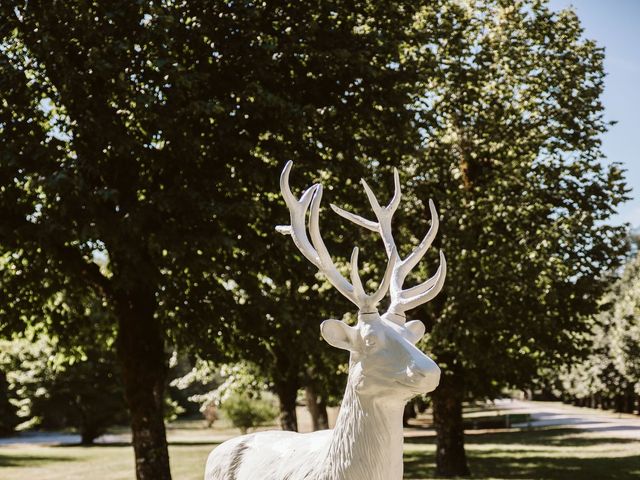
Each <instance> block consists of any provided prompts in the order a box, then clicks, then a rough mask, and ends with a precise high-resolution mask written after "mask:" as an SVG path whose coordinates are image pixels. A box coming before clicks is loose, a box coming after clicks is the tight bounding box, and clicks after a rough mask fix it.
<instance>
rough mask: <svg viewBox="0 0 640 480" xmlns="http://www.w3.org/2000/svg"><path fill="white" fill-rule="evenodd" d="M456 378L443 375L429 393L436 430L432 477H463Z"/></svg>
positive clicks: (459, 395)
mask: <svg viewBox="0 0 640 480" xmlns="http://www.w3.org/2000/svg"><path fill="white" fill-rule="evenodd" d="M456 376H457V375H443V376H442V378H441V380H440V385H439V386H438V388H436V389H435V391H434V392H433V393H432V400H433V423H434V426H435V428H436V475H438V476H441V477H457V476H467V475H469V474H470V472H469V467H468V466H467V456H466V454H465V451H464V426H463V423H462V399H463V398H464V392H463V386H462V382H460V381H458V379H457V378H456Z"/></svg>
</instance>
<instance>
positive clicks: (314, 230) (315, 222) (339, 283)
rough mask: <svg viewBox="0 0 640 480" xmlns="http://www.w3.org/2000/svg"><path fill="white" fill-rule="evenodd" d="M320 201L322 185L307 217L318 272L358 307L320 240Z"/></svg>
mask: <svg viewBox="0 0 640 480" xmlns="http://www.w3.org/2000/svg"><path fill="white" fill-rule="evenodd" d="M320 200H322V185H318V188H317V189H316V191H315V193H314V195H313V199H312V200H311V214H310V216H309V234H310V235H311V242H313V246H314V247H315V249H316V251H317V252H318V258H319V259H320V266H319V267H318V268H320V270H322V272H323V273H324V274H325V275H326V277H327V279H328V280H329V281H330V282H331V284H332V285H333V286H334V287H336V288H337V289H338V291H339V292H340V293H342V295H344V296H345V297H347V298H348V299H349V300H351V301H352V302H353V303H355V304H356V305H357V306H358V307H360V306H361V305H359V304H358V299H357V298H356V295H355V291H354V288H353V285H351V284H350V283H349V282H348V281H347V280H345V278H344V277H343V276H342V275H341V274H340V272H338V269H337V268H336V266H335V264H334V263H333V260H331V255H330V254H329V250H327V246H326V245H325V243H324V240H322V236H321V235H320Z"/></svg>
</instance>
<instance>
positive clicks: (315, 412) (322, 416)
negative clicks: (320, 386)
mask: <svg viewBox="0 0 640 480" xmlns="http://www.w3.org/2000/svg"><path fill="white" fill-rule="evenodd" d="M304 393H305V398H306V400H307V409H308V410H309V414H310V415H311V423H312V426H313V430H314V431H317V430H326V429H328V428H329V415H328V414H327V404H326V403H325V401H324V399H323V398H322V397H319V396H318V395H317V394H316V389H315V388H314V387H313V386H312V385H307V386H306V387H305V389H304Z"/></svg>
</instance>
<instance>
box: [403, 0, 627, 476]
mask: <svg viewBox="0 0 640 480" xmlns="http://www.w3.org/2000/svg"><path fill="white" fill-rule="evenodd" d="M421 21H422V23H423V24H424V25H425V28H435V29H436V30H437V32H436V34H435V37H437V38H438V39H439V41H438V42H436V43H433V44H429V45H425V46H423V47H422V48H420V49H418V50H416V51H415V52H413V55H414V56H415V57H416V58H421V57H429V56H431V55H433V56H434V57H435V60H434V61H433V62H432V61H428V62H427V63H426V66H425V68H424V93H423V94H422V95H421V96H419V97H418V98H416V110H417V115H418V116H419V120H418V122H419V123H420V125H421V127H422V129H423V131H424V153H423V156H422V158H421V159H414V158H408V159H407V161H405V166H404V171H405V175H406V176H407V177H408V179H407V180H403V183H410V184H411V185H413V188H412V189H410V192H409V195H408V197H409V198H410V199H413V204H409V206H408V207H407V212H413V215H412V216H411V217H410V218H415V219H417V220H419V221H420V222H421V221H422V218H424V217H426V215H427V214H426V212H427V208H428V207H427V206H426V204H425V202H424V199H426V198H428V197H430V196H432V197H434V199H435V201H436V205H437V206H438V209H439V211H440V213H441V216H442V220H441V229H440V231H441V236H439V239H440V245H441V246H442V248H443V249H444V251H445V252H446V254H447V257H448V258H449V259H450V262H449V269H448V273H447V283H446V288H445V290H444V293H443V294H441V295H440V296H439V297H438V299H436V301H434V302H432V303H431V304H430V305H429V306H428V307H426V308H423V310H422V311H421V312H416V313H415V315H416V316H417V315H418V314H421V315H423V316H425V317H426V318H427V319H429V322H428V323H429V326H428V330H429V331H430V335H429V336H428V340H427V350H428V351H431V352H433V354H434V357H435V360H436V361H437V362H438V364H439V365H440V366H441V368H442V371H443V376H442V379H441V383H440V386H439V387H438V389H436V391H435V392H434V394H433V410H434V422H435V426H436V430H437V454H436V464H437V465H436V471H437V473H438V474H439V475H443V476H455V475H465V474H468V473H469V469H468V466H467V462H466V458H465V453H464V441H463V426H462V402H463V400H465V399H470V398H477V397H491V396H492V395H495V394H496V393H498V392H499V390H500V389H501V388H503V387H505V386H511V387H522V386H526V385H529V384H530V382H531V380H532V379H533V378H534V376H535V375H536V372H537V370H538V369H539V368H541V367H544V366H552V365H557V364H559V363H563V362H567V361H569V360H570V359H571V358H572V356H573V355H574V354H575V353H576V351H577V349H578V348H579V346H580V343H581V342H582V340H581V338H583V334H584V332H586V331H588V329H589V316H590V315H592V314H593V313H594V312H595V311H596V306H597V301H598V299H599V298H600V297H601V294H602V292H603V290H604V288H605V287H606V285H607V282H608V280H609V278H610V273H611V272H613V271H614V270H615V267H616V266H617V265H619V263H620V261H621V258H622V254H623V253H624V228H622V227H612V226H609V225H608V224H607V223H606V222H607V220H608V219H609V218H610V216H611V215H612V214H613V213H614V212H615V208H616V206H617V205H619V204H620V203H621V202H622V201H623V200H625V198H626V193H627V191H628V190H627V187H626V186H625V183H624V179H623V172H622V171H621V169H620V166H619V165H618V164H617V163H609V164H606V163H604V162H603V161H602V158H603V155H602V152H601V150H600V143H601V142H600V135H601V134H603V133H604V132H605V131H606V130H607V127H608V124H607V123H606V122H605V121H604V119H603V106H602V103H601V101H600V96H601V94H602V89H603V77H604V71H603V64H602V61H603V51H602V49H601V48H598V47H597V46H596V44H595V43H594V42H593V41H590V40H586V39H584V38H583V37H582V29H581V27H580V22H579V20H578V18H577V17H576V15H575V13H574V12H573V11H571V10H564V11H561V12H558V13H556V12H552V11H551V10H549V8H548V7H547V5H546V2H545V1H542V0H532V1H517V2H512V1H509V2H506V1H500V0H477V1H470V2H447V3H446V4H445V5H443V6H442V8H440V9H439V10H430V9H425V10H424V15H423V17H422V19H421ZM434 64H435V65H436V66H435V68H434V67H433V65H434ZM423 212H425V213H424V214H423ZM412 231H420V230H419V229H417V228H416V229H412Z"/></svg>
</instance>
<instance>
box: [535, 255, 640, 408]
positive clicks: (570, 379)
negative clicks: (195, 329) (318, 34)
mask: <svg viewBox="0 0 640 480" xmlns="http://www.w3.org/2000/svg"><path fill="white" fill-rule="evenodd" d="M601 303H602V304H601V310H602V311H601V312H600V313H599V314H598V315H597V316H596V319H595V320H596V322H595V325H594V327H593V331H592V332H591V334H590V335H589V337H588V338H589V341H590V349H589V354H588V355H587V356H586V358H584V359H582V360H581V361H580V362H576V363H575V364H573V365H570V366H568V367H566V368H564V369H562V370H561V371H559V372H550V374H549V375H547V378H546V379H545V380H546V381H547V382H548V383H551V384H552V385H555V386H556V392H557V394H558V395H559V396H560V397H561V398H564V399H567V400H572V401H576V400H577V401H580V402H581V403H585V402H586V403H587V404H588V405H589V406H591V407H598V406H600V407H603V408H615V409H616V411H620V412H628V413H632V412H633V410H634V407H635V404H636V403H637V406H638V408H639V413H640V362H639V361H638V358H639V355H640V351H639V350H640V256H638V255H637V254H636V256H635V258H632V259H630V260H629V262H628V263H627V264H626V266H625V268H624V271H623V273H622V275H621V277H620V278H619V279H618V280H617V281H616V282H615V283H614V284H613V285H611V287H610V288H609V289H608V291H607V293H606V294H605V295H604V297H603V299H602V300H601Z"/></svg>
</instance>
